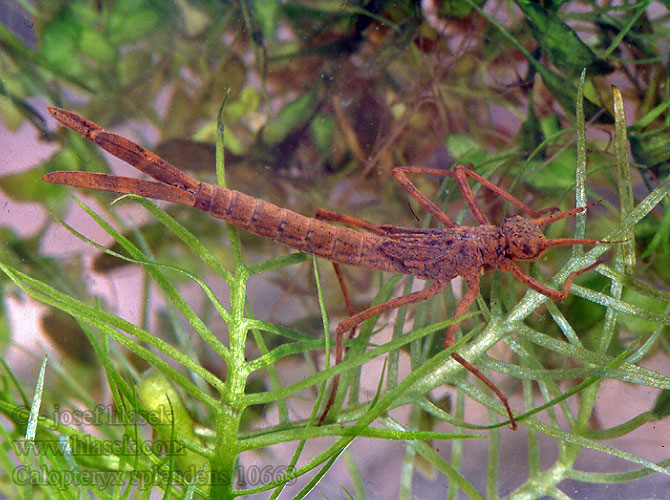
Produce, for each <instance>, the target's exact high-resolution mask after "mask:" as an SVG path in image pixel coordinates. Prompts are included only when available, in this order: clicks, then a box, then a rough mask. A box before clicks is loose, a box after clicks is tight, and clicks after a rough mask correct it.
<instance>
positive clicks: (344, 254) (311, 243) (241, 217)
mask: <svg viewBox="0 0 670 500" xmlns="http://www.w3.org/2000/svg"><path fill="white" fill-rule="evenodd" d="M194 206H195V207H196V208H199V209H201V210H205V211H207V212H209V213H210V214H211V215H212V216H214V217H218V218H220V219H224V220H226V221H228V222H230V223H231V224H233V225H235V226H237V227H240V228H242V229H244V230H246V231H249V232H250V233H253V234H257V235H258V236H262V237H263V238H268V239H270V240H273V241H276V242H278V243H282V244H284V245H287V246H290V247H291V248H295V249H296V250H300V251H301V252H305V253H309V254H313V255H316V256H318V257H323V258H325V259H328V260H331V261H334V262H339V263H342V264H350V265H354V266H359V267H366V268H368V269H376V270H380V271H388V272H394V273H406V272H407V270H406V269H404V267H402V266H401V267H402V268H399V266H398V264H397V263H394V262H393V261H392V260H389V259H386V258H384V255H383V254H381V253H380V251H379V248H380V245H381V243H382V241H384V238H383V237H381V236H378V235H376V234H372V233H364V232H360V231H356V230H354V229H351V228H348V227H344V226H335V225H333V224H329V223H327V222H324V221H321V220H318V219H315V218H313V217H305V216H304V215H300V214H299V213H296V212H293V211H292V210H288V209H285V208H281V207H278V206H276V205H274V204H272V203H269V202H267V201H263V200H260V199H258V198H254V197H252V196H249V195H247V194H244V193H241V192H239V191H234V190H232V189H224V188H222V187H219V186H214V185H213V184H207V183H201V184H200V187H199V189H198V192H197V193H196V201H195V204H194Z"/></svg>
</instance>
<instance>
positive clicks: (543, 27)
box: [516, 0, 614, 102]
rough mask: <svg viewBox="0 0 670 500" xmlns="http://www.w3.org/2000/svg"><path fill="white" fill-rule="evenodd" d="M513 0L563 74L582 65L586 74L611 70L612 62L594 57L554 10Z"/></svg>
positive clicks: (577, 71)
mask: <svg viewBox="0 0 670 500" xmlns="http://www.w3.org/2000/svg"><path fill="white" fill-rule="evenodd" d="M516 4H517V5H518V6H519V8H521V10H522V11H523V13H524V14H525V15H526V21H527V22H528V25H529V26H530V29H531V31H532V32H533V36H534V37H535V39H536V40H537V43H538V44H539V46H540V49H541V50H542V53H543V54H545V55H546V56H547V57H548V58H549V60H550V61H551V62H552V63H554V64H555V65H556V66H557V67H558V68H560V69H561V70H562V71H563V72H565V73H566V75H567V76H572V75H575V74H578V73H579V72H581V71H582V69H583V68H586V74H587V75H602V74H607V73H611V72H612V71H613V70H614V68H613V67H612V65H610V64H609V63H608V62H607V61H605V60H602V59H600V58H598V56H596V55H595V54H594V53H593V51H592V50H591V49H590V48H589V47H588V46H587V45H586V44H584V42H582V41H581V40H580V38H579V36H577V33H575V32H574V30H573V29H572V28H571V27H570V26H568V25H567V24H565V23H564V22H563V21H562V20H561V18H560V17H559V16H558V15H557V12H555V11H549V10H547V9H544V8H542V7H541V6H540V5H539V4H537V3H533V2H530V1H529V0H516ZM573 102H574V100H573Z"/></svg>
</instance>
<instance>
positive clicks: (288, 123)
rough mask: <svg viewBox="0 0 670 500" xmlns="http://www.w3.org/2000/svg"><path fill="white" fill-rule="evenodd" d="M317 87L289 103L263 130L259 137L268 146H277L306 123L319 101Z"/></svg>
mask: <svg viewBox="0 0 670 500" xmlns="http://www.w3.org/2000/svg"><path fill="white" fill-rule="evenodd" d="M317 91H318V86H314V87H312V89H310V90H309V91H307V92H305V93H304V94H302V95H301V96H300V97H298V98H297V99H295V100H294V101H291V102H289V103H288V104H287V105H286V106H284V108H283V109H282V110H281V111H280V112H279V114H278V115H277V117H276V118H274V119H272V120H271V121H270V122H269V123H268V124H267V126H266V127H265V128H264V129H263V131H262V133H261V137H262V138H263V142H265V143H266V144H267V145H269V146H274V145H276V144H279V143H280V142H281V141H282V140H284V139H285V138H286V137H287V136H288V135H289V134H290V133H291V132H292V131H293V130H294V129H295V128H297V127H299V126H300V125H302V124H304V123H306V122H307V121H308V120H309V119H310V118H311V117H312V116H313V115H314V113H315V112H316V110H317V108H318V106H319V103H320V100H319V99H318V96H317Z"/></svg>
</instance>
